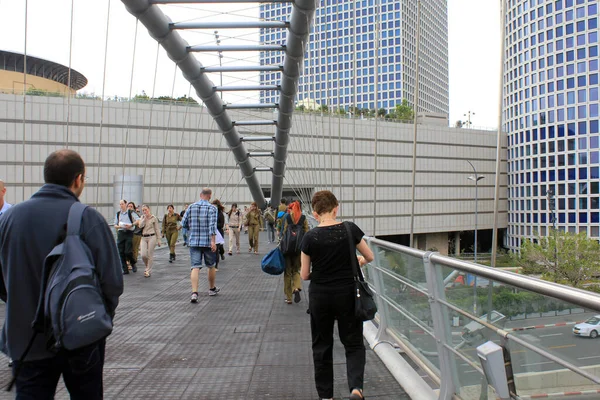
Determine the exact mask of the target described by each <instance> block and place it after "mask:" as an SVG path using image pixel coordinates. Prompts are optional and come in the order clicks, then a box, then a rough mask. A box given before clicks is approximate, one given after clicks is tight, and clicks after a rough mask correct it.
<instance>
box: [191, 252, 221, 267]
mask: <svg viewBox="0 0 600 400" xmlns="http://www.w3.org/2000/svg"><path fill="white" fill-rule="evenodd" d="M203 258H204V266H205V267H206V268H214V267H215V263H216V262H217V253H214V252H213V251H212V250H211V249H210V247H190V260H191V263H192V267H191V269H194V268H202V259H203Z"/></svg>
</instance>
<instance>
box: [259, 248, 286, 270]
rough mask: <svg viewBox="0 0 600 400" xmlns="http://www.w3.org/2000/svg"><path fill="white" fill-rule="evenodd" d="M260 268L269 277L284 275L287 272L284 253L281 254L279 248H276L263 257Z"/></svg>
mask: <svg viewBox="0 0 600 400" xmlns="http://www.w3.org/2000/svg"><path fill="white" fill-rule="evenodd" d="M260 267H261V268H262V270H263V272H266V273H267V274H269V275H281V274H283V271H284V270H285V260H284V259H283V253H281V250H279V247H275V248H274V249H273V250H271V251H270V252H268V253H267V255H266V256H264V257H263V259H262V261H261V263H260Z"/></svg>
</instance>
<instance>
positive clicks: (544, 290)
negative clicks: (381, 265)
mask: <svg viewBox="0 0 600 400" xmlns="http://www.w3.org/2000/svg"><path fill="white" fill-rule="evenodd" d="M368 241H369V242H371V243H373V244H375V245H377V246H380V247H384V248H387V249H390V250H394V251H398V252H400V253H404V254H408V255H412V256H414V257H423V256H424V255H425V253H426V252H425V251H422V250H416V249H412V248H410V247H406V246H402V245H399V244H396V243H390V242H386V241H383V240H380V239H375V238H368ZM430 260H431V262H432V263H434V264H438V265H443V266H445V267H449V268H453V269H456V270H459V271H461V272H466V273H469V274H474V275H477V276H481V277H484V278H487V279H490V280H493V281H497V282H502V283H504V284H507V285H510V286H514V287H518V288H520V289H525V290H528V291H531V292H535V293H539V294H542V295H545V296H551V297H555V298H557V299H560V300H564V301H566V302H569V303H573V304H576V305H578V306H581V307H584V308H589V309H592V310H595V311H600V295H599V294H596V293H593V292H588V291H586V290H581V289H576V288H571V287H567V286H564V285H560V284H558V283H554V282H548V281H544V280H541V279H537V278H533V277H529V276H528V277H524V276H523V275H519V274H515V273H514V272H508V271H504V270H499V269H496V268H491V267H484V266H481V265H478V264H474V263H472V262H469V261H463V260H458V259H456V258H451V257H446V256H443V255H440V254H432V255H431V257H430Z"/></svg>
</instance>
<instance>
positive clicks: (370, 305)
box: [343, 222, 377, 321]
mask: <svg viewBox="0 0 600 400" xmlns="http://www.w3.org/2000/svg"><path fill="white" fill-rule="evenodd" d="M343 224H344V227H345V228H346V232H347V233H348V245H349V249H350V263H351V264H352V270H353V272H354V286H355V288H356V292H355V297H354V316H355V317H356V319H359V320H361V321H370V320H372V319H373V318H375V314H376V313H377V304H376V303H375V299H374V298H373V292H372V291H371V288H369V284H368V283H367V282H365V278H364V277H363V274H362V271H361V270H360V265H358V259H357V258H356V245H355V244H354V242H353V241H352V231H351V230H350V226H349V224H348V223H347V222H343Z"/></svg>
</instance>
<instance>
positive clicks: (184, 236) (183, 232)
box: [181, 228, 188, 245]
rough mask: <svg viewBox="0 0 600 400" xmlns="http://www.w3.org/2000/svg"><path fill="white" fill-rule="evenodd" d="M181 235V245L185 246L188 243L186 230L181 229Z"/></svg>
mask: <svg viewBox="0 0 600 400" xmlns="http://www.w3.org/2000/svg"><path fill="white" fill-rule="evenodd" d="M181 233H182V235H183V244H185V245H187V241H188V230H187V229H185V228H181Z"/></svg>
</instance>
